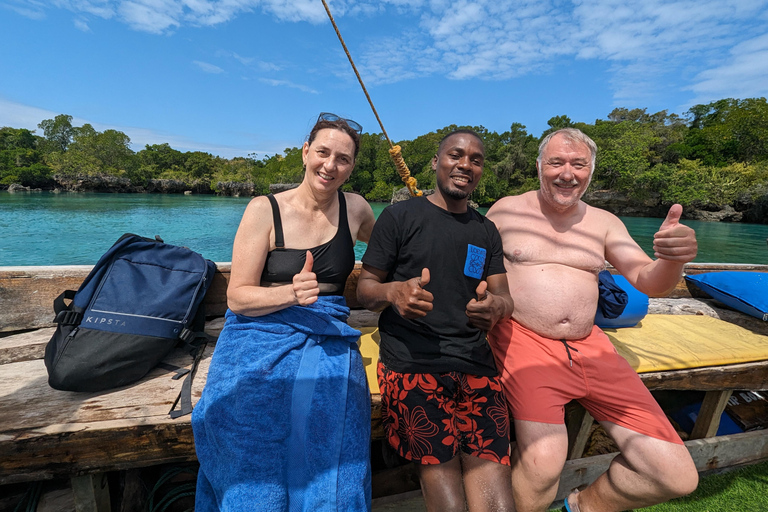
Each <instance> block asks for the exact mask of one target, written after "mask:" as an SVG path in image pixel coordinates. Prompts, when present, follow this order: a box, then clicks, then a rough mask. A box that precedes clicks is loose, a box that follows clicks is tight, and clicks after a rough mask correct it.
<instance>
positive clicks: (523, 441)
mask: <svg viewBox="0 0 768 512" xmlns="http://www.w3.org/2000/svg"><path fill="white" fill-rule="evenodd" d="M515 435H516V438H517V446H516V448H514V449H513V451H512V492H513V495H514V501H515V507H516V509H517V511H518V512H542V511H545V510H547V507H549V505H551V504H552V502H553V501H554V499H555V495H556V494H557V487H558V485H559V483H560V473H561V472H562V471H563V466H564V465H565V459H566V456H567V453H568V432H567V430H566V428H565V425H562V424H560V425H557V424H550V423H537V422H533V421H522V420H515Z"/></svg>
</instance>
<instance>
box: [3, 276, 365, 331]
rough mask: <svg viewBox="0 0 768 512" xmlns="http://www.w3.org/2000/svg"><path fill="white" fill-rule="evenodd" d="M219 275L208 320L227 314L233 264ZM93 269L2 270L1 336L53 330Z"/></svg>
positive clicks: (353, 283)
mask: <svg viewBox="0 0 768 512" xmlns="http://www.w3.org/2000/svg"><path fill="white" fill-rule="evenodd" d="M216 267H217V270H216V274H215V275H214V276H213V282H212V283H211V287H210V289H209V290H208V293H207V294H206V296H205V301H204V303H205V314H206V316H209V317H211V316H223V315H224V313H225V312H226V310H227V285H228V284H229V274H230V269H231V264H230V263H229V262H226V263H217V264H216ZM92 268H93V267H92V266H89V265H72V266H52V267H0V311H3V314H2V316H0V332H9V331H18V330H23V329H35V328H39V327H51V326H52V325H53V316H54V315H53V300H54V299H55V298H56V297H58V296H59V294H61V292H63V291H64V290H77V289H78V287H79V286H80V284H81V283H82V282H83V280H84V279H85V277H86V276H87V275H88V273H89V272H90V271H91V269H92ZM359 274H360V263H358V264H356V266H355V270H354V271H353V272H352V274H351V275H350V276H349V279H347V283H346V287H345V291H344V296H345V298H346V299H347V305H348V306H349V307H350V308H353V309H355V308H359V307H360V304H359V302H358V301H357V295H356V290H357V279H358V277H359Z"/></svg>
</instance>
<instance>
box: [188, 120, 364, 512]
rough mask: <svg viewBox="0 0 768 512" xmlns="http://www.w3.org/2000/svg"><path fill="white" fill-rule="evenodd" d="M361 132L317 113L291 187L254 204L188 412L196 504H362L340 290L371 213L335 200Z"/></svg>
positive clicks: (359, 393) (360, 402) (357, 420)
mask: <svg viewBox="0 0 768 512" xmlns="http://www.w3.org/2000/svg"><path fill="white" fill-rule="evenodd" d="M360 131H361V127H360V125H358V124H357V123H355V122H354V121H351V120H347V119H343V118H340V117H338V116H336V115H333V114H321V115H320V117H319V118H318V120H317V123H316V124H315V126H314V127H313V128H312V131H311V132H310V135H309V137H308V140H307V142H305V143H304V146H303V148H302V159H303V162H304V168H305V173H304V179H303V181H302V183H301V184H300V185H299V186H298V187H297V188H295V189H292V190H288V191H285V192H281V193H279V194H276V195H275V196H271V195H270V196H266V197H257V198H254V199H253V200H252V201H251V202H250V204H249V205H248V207H247V208H246V211H245V213H244V215H243V218H242V221H241V223H240V227H239V228H238V231H237V235H236V236H235V243H234V247H233V252H232V271H231V275H230V281H229V286H228V289H227V303H228V306H229V311H228V312H227V315H226V324H225V327H224V329H223V330H222V332H221V335H220V337H219V341H218V342H217V345H216V350H215V351H214V355H213V358H212V360H211V366H210V370H209V373H208V380H207V383H206V387H205V390H204V391H203V395H202V397H201V399H200V401H199V402H198V404H197V407H196V408H195V410H194V412H193V417H192V426H193V429H194V433H195V445H196V449H197V455H198V460H199V461H200V473H199V476H198V486H197V498H196V510H197V511H198V512H206V511H217V510H265V511H267V510H269V511H279V510H288V509H289V508H290V509H291V510H300V509H301V510H313V511H314V510H323V511H324V510H352V511H356V510H369V509H370V455H369V450H370V395H369V392H368V388H367V380H366V377H365V370H364V368H363V363H362V359H361V357H360V353H359V350H358V349H357V345H356V341H357V337H358V336H359V332H358V331H355V330H354V329H352V328H350V327H349V326H348V325H346V323H345V322H346V319H347V316H348V314H349V309H348V308H347V307H346V303H345V302H344V298H343V296H342V294H343V291H344V284H345V282H346V279H347V276H348V275H349V273H350V272H351V271H352V268H353V267H354V262H355V256H354V249H353V248H354V244H355V241H356V240H362V241H364V242H367V241H368V239H369V236H370V234H371V230H372V228H373V223H374V216H373V211H372V210H371V207H370V205H368V203H367V202H366V201H365V200H364V199H363V198H362V197H361V196H359V195H356V194H350V193H343V192H341V191H340V187H341V186H342V184H343V183H344V182H345V181H346V180H347V179H348V178H349V176H350V175H351V173H352V170H353V168H354V165H355V158H356V157H357V152H358V150H359V144H360Z"/></svg>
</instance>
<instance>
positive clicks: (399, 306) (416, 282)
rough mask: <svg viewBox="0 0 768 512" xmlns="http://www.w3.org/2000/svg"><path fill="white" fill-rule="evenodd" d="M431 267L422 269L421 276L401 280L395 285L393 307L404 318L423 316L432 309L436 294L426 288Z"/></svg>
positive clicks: (392, 298)
mask: <svg viewBox="0 0 768 512" xmlns="http://www.w3.org/2000/svg"><path fill="white" fill-rule="evenodd" d="M429 280H430V276H429V269H428V268H423V269H421V276H419V277H413V278H411V279H409V280H407V281H399V282H397V283H393V284H395V286H394V287H393V293H392V295H393V296H392V297H391V300H390V301H389V302H390V304H392V307H394V308H395V310H396V311H397V312H398V313H400V316H402V317H403V318H410V319H413V318H421V317H424V316H426V315H427V313H429V312H430V311H432V300H433V299H434V296H433V295H432V294H431V293H430V292H428V291H427V290H425V289H424V287H425V286H427V285H428V284H429Z"/></svg>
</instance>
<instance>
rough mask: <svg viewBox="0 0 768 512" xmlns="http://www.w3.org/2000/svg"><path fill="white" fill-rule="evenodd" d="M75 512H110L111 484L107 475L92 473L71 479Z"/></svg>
mask: <svg viewBox="0 0 768 512" xmlns="http://www.w3.org/2000/svg"><path fill="white" fill-rule="evenodd" d="M71 482H72V494H73V495H74V498H75V512H110V511H111V510H112V508H111V507H110V502H109V482H108V481H107V475H106V473H92V474H90V475H83V476H76V477H73V478H72V479H71Z"/></svg>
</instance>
